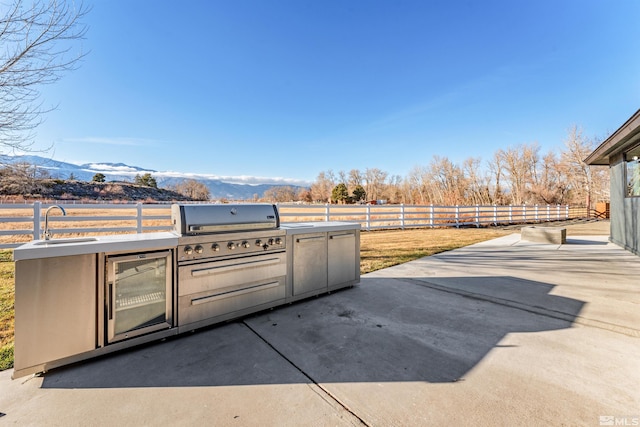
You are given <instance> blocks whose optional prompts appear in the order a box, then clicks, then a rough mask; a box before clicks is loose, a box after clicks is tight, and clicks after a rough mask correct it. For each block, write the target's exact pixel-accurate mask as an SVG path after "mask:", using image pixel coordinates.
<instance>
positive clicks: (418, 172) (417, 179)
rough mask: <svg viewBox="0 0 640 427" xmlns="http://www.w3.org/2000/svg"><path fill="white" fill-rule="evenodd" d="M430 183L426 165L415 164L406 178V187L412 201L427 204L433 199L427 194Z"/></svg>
mask: <svg viewBox="0 0 640 427" xmlns="http://www.w3.org/2000/svg"><path fill="white" fill-rule="evenodd" d="M428 183H429V177H428V171H427V169H426V168H425V167H424V166H414V167H413V168H412V169H411V170H410V171H409V175H408V176H407V178H406V179H405V188H407V189H408V191H409V193H410V195H409V200H410V201H411V203H415V204H420V205H425V204H427V203H430V202H431V200H430V199H429V198H428V196H427V186H428Z"/></svg>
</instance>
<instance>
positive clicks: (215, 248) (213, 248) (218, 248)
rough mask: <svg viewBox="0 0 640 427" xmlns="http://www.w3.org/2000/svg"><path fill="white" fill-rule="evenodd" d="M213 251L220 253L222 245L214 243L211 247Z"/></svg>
mask: <svg viewBox="0 0 640 427" xmlns="http://www.w3.org/2000/svg"><path fill="white" fill-rule="evenodd" d="M211 250H212V251H213V252H218V251H220V245H218V244H217V243H214V244H213V245H211Z"/></svg>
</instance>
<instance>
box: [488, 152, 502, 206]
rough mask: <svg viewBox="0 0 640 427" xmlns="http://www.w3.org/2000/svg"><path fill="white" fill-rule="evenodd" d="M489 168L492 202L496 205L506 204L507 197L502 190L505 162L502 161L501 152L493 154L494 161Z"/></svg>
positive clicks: (489, 164)
mask: <svg viewBox="0 0 640 427" xmlns="http://www.w3.org/2000/svg"><path fill="white" fill-rule="evenodd" d="M488 167H489V173H490V176H491V178H490V181H491V183H490V191H491V202H492V203H493V204H496V205H501V204H504V203H505V195H504V192H503V190H502V178H503V177H504V161H503V160H502V156H501V152H500V151H496V152H495V153H494V154H493V159H492V160H490V161H489V162H488Z"/></svg>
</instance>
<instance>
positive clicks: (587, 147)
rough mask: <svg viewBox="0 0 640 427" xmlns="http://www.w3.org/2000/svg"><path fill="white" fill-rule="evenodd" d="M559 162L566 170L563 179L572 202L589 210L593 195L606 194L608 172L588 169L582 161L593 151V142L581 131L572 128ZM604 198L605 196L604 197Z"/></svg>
mask: <svg viewBox="0 0 640 427" xmlns="http://www.w3.org/2000/svg"><path fill="white" fill-rule="evenodd" d="M564 145H565V149H564V150H563V151H562V153H561V162H562V164H563V165H564V167H565V169H566V176H565V179H566V181H567V184H568V185H569V187H570V190H571V194H572V201H573V202H574V203H578V204H581V205H582V204H585V205H586V206H587V207H589V208H591V207H592V205H593V202H595V200H593V199H594V195H599V196H600V197H602V196H603V195H606V194H607V188H608V185H609V180H608V178H609V175H608V171H607V170H606V168H604V167H594V166H592V167H589V166H588V165H587V164H586V163H585V162H584V159H585V158H587V156H588V155H589V154H590V153H591V152H592V151H593V146H594V142H593V141H592V140H590V139H588V138H586V137H584V135H583V134H582V129H580V128H579V127H578V126H575V125H574V126H572V127H571V128H570V129H569V130H568V132H567V138H566V139H565V141H564ZM605 197H606V196H605Z"/></svg>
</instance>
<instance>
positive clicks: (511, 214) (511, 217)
mask: <svg viewBox="0 0 640 427" xmlns="http://www.w3.org/2000/svg"><path fill="white" fill-rule="evenodd" d="M511 223H513V206H512V205H509V224H511Z"/></svg>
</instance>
